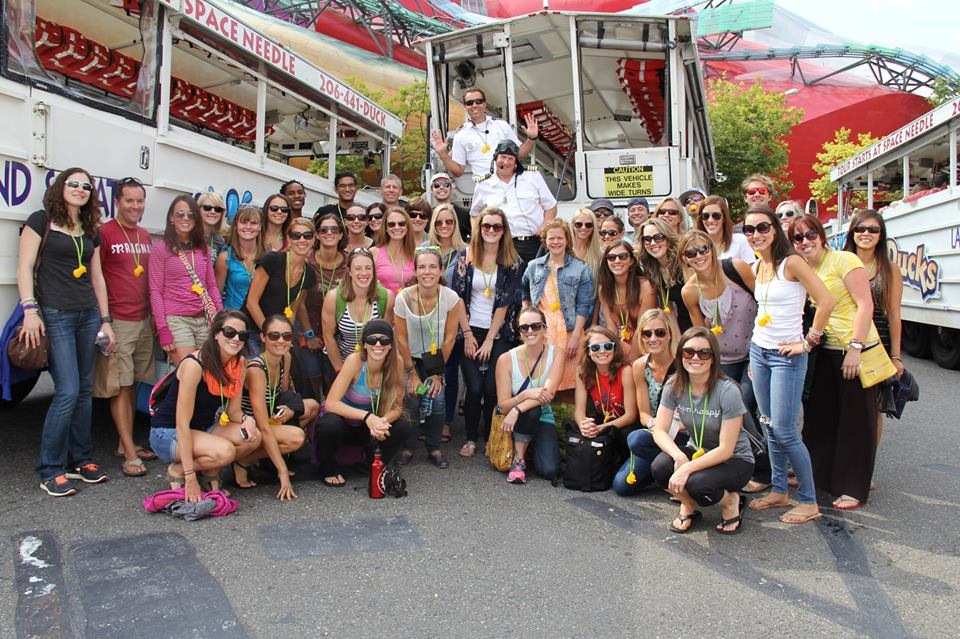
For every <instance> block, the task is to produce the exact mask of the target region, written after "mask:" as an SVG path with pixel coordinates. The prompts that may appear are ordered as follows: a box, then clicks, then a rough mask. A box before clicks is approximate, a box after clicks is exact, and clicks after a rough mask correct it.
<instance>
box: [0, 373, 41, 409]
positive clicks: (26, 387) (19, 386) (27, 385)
mask: <svg viewBox="0 0 960 639" xmlns="http://www.w3.org/2000/svg"><path fill="white" fill-rule="evenodd" d="M38 379H40V375H37V376H36V377H31V378H30V379H25V380H23V381H22V382H16V383H15V384H11V385H10V395H11V397H10V399H9V400H6V399H2V398H0V410H8V409H11V408H13V407H14V406H16V405H17V404H19V403H20V402H22V401H23V400H24V399H26V397H27V395H29V394H30V391H32V390H33V387H34V386H36V385H37V380H38Z"/></svg>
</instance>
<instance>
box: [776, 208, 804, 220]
mask: <svg viewBox="0 0 960 639" xmlns="http://www.w3.org/2000/svg"><path fill="white" fill-rule="evenodd" d="M776 215H777V218H778V219H781V220H782V219H783V218H787V219H790V218H791V217H795V216H797V215H800V213H799V212H798V211H795V210H794V209H781V210H779V211H777V213H776Z"/></svg>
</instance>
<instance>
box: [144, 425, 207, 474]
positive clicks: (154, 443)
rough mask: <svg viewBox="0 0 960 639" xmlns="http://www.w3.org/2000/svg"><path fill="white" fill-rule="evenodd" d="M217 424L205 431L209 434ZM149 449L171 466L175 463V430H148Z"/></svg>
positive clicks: (156, 427)
mask: <svg viewBox="0 0 960 639" xmlns="http://www.w3.org/2000/svg"><path fill="white" fill-rule="evenodd" d="M217 426H219V424H213V425H212V426H210V428H208V429H207V430H206V432H208V433H209V432H211V431H212V430H213V429H214V428H216V427H217ZM150 448H152V449H153V452H155V453H156V454H157V457H159V458H160V459H161V460H162V461H165V462H167V463H168V464H172V463H174V462H175V461H177V429H176V428H163V427H160V426H154V427H152V428H151V429H150Z"/></svg>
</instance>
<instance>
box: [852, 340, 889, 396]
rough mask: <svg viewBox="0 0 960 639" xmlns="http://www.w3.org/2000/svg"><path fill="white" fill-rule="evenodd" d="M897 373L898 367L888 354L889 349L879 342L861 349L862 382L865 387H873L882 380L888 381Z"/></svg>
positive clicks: (860, 372) (859, 373)
mask: <svg viewBox="0 0 960 639" xmlns="http://www.w3.org/2000/svg"><path fill="white" fill-rule="evenodd" d="M896 374H897V367H896V366H894V365H893V361H892V360H891V359H890V357H889V356H888V355H887V349H885V348H884V347H883V344H882V343H880V342H877V343H876V344H874V345H873V346H868V347H865V348H864V349H863V350H862V351H860V369H859V372H858V375H859V376H860V384H861V385H862V386H863V387H864V388H872V387H874V386H876V385H877V384H879V383H880V382H883V381H886V380H888V379H890V378H891V377H893V376H894V375H896Z"/></svg>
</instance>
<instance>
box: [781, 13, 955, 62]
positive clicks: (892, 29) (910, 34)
mask: <svg viewBox="0 0 960 639" xmlns="http://www.w3.org/2000/svg"><path fill="white" fill-rule="evenodd" d="M775 1H776V4H777V5H779V6H781V7H783V8H784V9H787V10H789V11H791V12H793V13H796V14H798V15H800V16H802V17H804V18H806V19H807V20H810V21H811V22H813V23H815V24H817V25H819V26H821V27H823V28H825V29H827V30H829V31H833V32H834V33H837V34H838V35H841V36H844V37H847V38H850V39H852V40H857V41H860V42H862V43H864V44H877V45H881V46H886V47H901V48H903V49H907V50H910V51H913V52H919V53H925V54H926V55H928V56H930V57H931V58H933V59H935V60H938V61H941V60H942V56H941V55H935V54H934V52H936V51H939V52H941V53H946V54H951V58H952V59H953V60H956V59H957V58H958V57H960V37H958V34H960V2H956V1H955V0H945V1H941V2H930V1H929V0H867V1H864V0H775ZM952 66H953V65H952ZM954 68H956V67H954ZM958 71H960V69H958Z"/></svg>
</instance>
